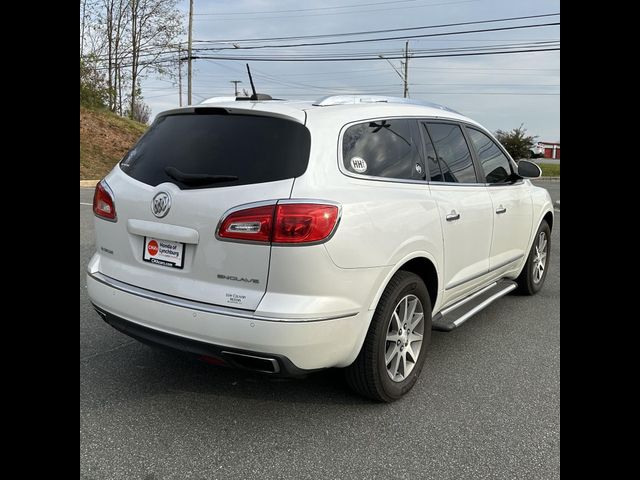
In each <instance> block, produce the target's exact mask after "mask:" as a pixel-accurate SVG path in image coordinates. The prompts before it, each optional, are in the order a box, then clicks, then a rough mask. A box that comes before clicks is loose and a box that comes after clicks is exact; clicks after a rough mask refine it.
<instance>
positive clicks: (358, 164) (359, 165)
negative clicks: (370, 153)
mask: <svg viewBox="0 0 640 480" xmlns="http://www.w3.org/2000/svg"><path fill="white" fill-rule="evenodd" d="M350 163H351V168H352V169H353V171H354V172H358V173H364V172H366V171H367V162H365V161H364V159H363V158H360V157H351V162H350Z"/></svg>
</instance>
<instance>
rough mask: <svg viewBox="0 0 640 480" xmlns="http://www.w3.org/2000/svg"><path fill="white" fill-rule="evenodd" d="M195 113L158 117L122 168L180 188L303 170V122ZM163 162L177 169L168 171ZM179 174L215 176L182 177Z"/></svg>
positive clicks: (305, 144)
mask: <svg viewBox="0 0 640 480" xmlns="http://www.w3.org/2000/svg"><path fill="white" fill-rule="evenodd" d="M196 112H197V113H189V114H177V115H167V116H162V117H159V118H158V119H156V121H155V122H153V125H151V127H149V130H148V131H147V132H146V133H145V134H144V135H143V136H142V138H141V139H140V140H139V141H138V143H137V144H136V146H135V147H134V148H132V149H131V150H130V151H129V152H128V153H127V155H126V156H125V157H124V158H123V159H122V161H121V162H120V168H121V169H122V170H123V171H124V172H125V173H127V174H128V175H130V176H131V177H133V178H135V179H136V180H139V181H141V182H144V183H146V184H148V185H152V186H154V187H155V186H156V185H159V184H160V183H163V182H171V183H174V184H176V185H177V186H178V187H180V188H182V189H190V188H213V187H227V186H231V185H246V184H252V183H262V182H272V181H276V180H283V179H287V178H292V177H298V176H300V175H302V174H303V173H304V172H305V170H306V169H307V164H308V162H309V148H310V144H311V138H310V134H309V130H307V128H306V127H304V126H303V125H301V124H299V123H297V122H293V121H289V120H283V119H280V118H273V117H263V116H252V115H235V114H226V112H224V113H218V112H220V111H219V110H218V111H217V112H216V113H208V112H206V113H201V112H202V110H200V111H198V110H196ZM167 167H172V168H169V169H168V170H169V172H170V173H172V172H176V170H177V171H178V173H177V174H176V173H173V175H169V174H167V171H166V169H167ZM183 174H185V175H186V176H188V175H191V176H193V175H196V176H200V177H207V176H209V175H210V176H214V177H216V178H214V179H213V180H212V181H196V182H194V181H189V180H186V181H184V176H183ZM176 176H177V177H178V178H177V179H176V178H175V177H176ZM236 177H237V178H236ZM207 178H210V177H207Z"/></svg>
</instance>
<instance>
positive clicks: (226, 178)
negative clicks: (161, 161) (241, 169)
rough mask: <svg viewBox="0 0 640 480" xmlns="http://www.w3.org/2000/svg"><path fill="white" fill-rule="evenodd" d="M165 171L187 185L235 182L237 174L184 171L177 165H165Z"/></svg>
mask: <svg viewBox="0 0 640 480" xmlns="http://www.w3.org/2000/svg"><path fill="white" fill-rule="evenodd" d="M164 172H165V173H166V174H167V175H169V176H170V177H171V178H173V179H174V180H177V181H179V182H181V183H184V184H185V185H208V184H210V183H219V182H233V181H234V180H238V177H236V176H235V175H210V174H208V173H184V172H181V171H180V170H178V169H177V168H175V167H165V169H164Z"/></svg>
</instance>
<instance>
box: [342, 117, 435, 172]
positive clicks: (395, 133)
mask: <svg viewBox="0 0 640 480" xmlns="http://www.w3.org/2000/svg"><path fill="white" fill-rule="evenodd" d="M419 145H420V136H419V132H418V131H417V129H416V123H415V121H413V120H402V119H400V120H397V119H395V120H393V119H389V120H376V121H373V122H364V123H359V124H357V125H352V126H350V127H349V128H347V130H346V131H345V132H344V136H343V138H342V162H343V166H344V168H345V169H346V170H347V171H348V172H351V173H357V174H359V175H369V176H372V177H385V178H395V179H403V180H425V179H426V168H425V165H424V161H423V159H422V157H421V155H420V150H419Z"/></svg>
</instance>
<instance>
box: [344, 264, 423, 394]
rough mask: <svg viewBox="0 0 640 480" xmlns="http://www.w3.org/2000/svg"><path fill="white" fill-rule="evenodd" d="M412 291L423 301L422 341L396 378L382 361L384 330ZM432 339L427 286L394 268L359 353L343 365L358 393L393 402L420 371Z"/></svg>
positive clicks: (413, 381) (411, 275) (414, 276)
mask: <svg viewBox="0 0 640 480" xmlns="http://www.w3.org/2000/svg"><path fill="white" fill-rule="evenodd" d="M410 294H413V295H415V296H416V297H418V299H419V300H420V302H421V303H422V308H423V312H424V330H423V338H422V345H421V347H420V352H419V354H418V358H417V361H416V362H415V365H414V367H413V369H412V370H411V371H410V373H409V374H408V375H407V378H405V379H404V380H402V381H400V382H395V381H394V380H392V379H391V377H390V376H389V374H388V373H387V367H386V364H385V361H384V355H385V347H386V337H387V330H388V328H389V322H390V320H391V317H392V315H393V312H394V310H395V308H396V306H397V305H398V302H400V300H402V299H403V298H404V297H405V296H406V295H410ZM430 343H431V300H430V298H429V292H428V291H427V287H426V286H425V284H424V282H423V281H422V279H421V278H420V277H418V276H417V275H415V274H413V273H410V272H405V271H403V270H401V271H399V272H397V273H396V274H395V275H394V276H393V278H392V279H391V280H390V281H389V284H388V285H387V287H386V288H385V290H384V292H383V293H382V296H381V297H380V301H379V302H378V305H377V307H376V311H375V313H374V315H373V318H372V320H371V325H370V326H369V330H368V332H367V336H366V338H365V340H364V343H363V345H362V348H361V350H360V353H359V354H358V357H357V358H356V360H355V362H353V363H352V364H351V365H350V366H348V367H347V368H346V369H345V377H346V380H347V383H348V384H349V386H350V387H351V388H352V389H353V390H355V391H356V392H357V393H359V394H361V395H364V396H365V397H368V398H371V399H373V400H377V401H380V402H393V401H395V400H398V399H399V398H400V397H402V396H403V395H404V394H405V393H407V392H408V391H409V390H411V388H412V387H413V386H414V384H415V383H416V381H417V380H418V376H419V375H420V372H421V371H422V367H423V365H424V362H425V359H426V357H427V352H428V347H429V344H430Z"/></svg>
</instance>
